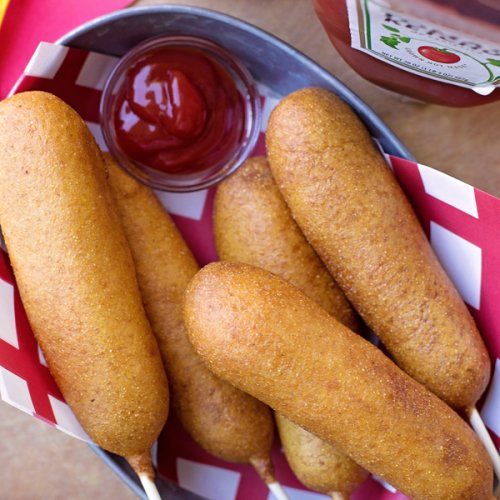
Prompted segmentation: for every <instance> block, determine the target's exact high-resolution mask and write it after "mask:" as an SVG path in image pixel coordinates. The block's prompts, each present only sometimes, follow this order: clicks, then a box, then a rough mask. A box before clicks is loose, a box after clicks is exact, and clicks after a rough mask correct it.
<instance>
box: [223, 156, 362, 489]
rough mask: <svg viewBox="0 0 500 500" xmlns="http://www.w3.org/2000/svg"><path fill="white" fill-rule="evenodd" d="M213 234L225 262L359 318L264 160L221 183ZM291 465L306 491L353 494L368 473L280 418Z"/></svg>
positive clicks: (343, 317)
mask: <svg viewBox="0 0 500 500" xmlns="http://www.w3.org/2000/svg"><path fill="white" fill-rule="evenodd" d="M214 232H215V241H216V245H217V253H218V254H219V257H220V258H221V259H222V260H226V261H232V262H243V263H245V264H251V265H254V266H257V267H261V268H263V269H266V270H268V271H270V272H272V273H274V274H276V275H278V276H281V277H282V278H284V279H285V280H286V281H288V282H289V283H292V284H293V285H295V286H296V287H297V288H299V289H300V290H302V291H303V292H304V293H305V294H306V295H307V296H308V297H310V298H311V299H313V300H315V301H316V302H317V303H318V304H320V305H322V306H323V308H324V309H325V310H327V311H328V312H329V313H330V314H332V315H333V316H335V317H336V318H337V319H338V320H339V321H340V322H342V323H343V324H345V325H346V326H348V327H350V328H351V329H357V328H358V322H357V319H356V314H355V312H354V311H353V309H352V307H351V306H350V304H349V303H348V302H347V299H346V298H345V295H344V294H343V292H342V291H341V290H340V289H339V287H338V286H337V285H336V284H335V282H334V281H333V279H332V278H331V276H330V274H329V273H328V271H327V270H326V268H325V267H324V265H323V263H322V262H321V260H320V259H319V257H318V256H317V255H316V253H315V252H314V250H313V249H312V247H311V246H310V245H309V243H308V242H307V241H306V239H305V237H304V235H303V234H302V233H301V231H300V229H299V228H298V226H297V224H295V222H294V220H293V219H292V216H291V214H290V211H289V210H288V207H287V206H286V204H285V201H284V200H283V197H282V196H281V194H280V192H279V190H278V188H277V186H276V184H275V182H274V180H273V177H272V175H271V171H270V169H269V165H268V164H267V161H266V159H265V158H263V157H256V158H250V159H249V160H247V161H246V162H245V164H244V165H243V166H242V167H240V169H239V170H238V171H237V172H236V173H234V174H233V175H232V176H230V177H229V178H228V179H226V180H225V181H224V182H222V183H221V184H220V185H219V187H218V189H217V194H216V198H215V210H214ZM275 417H276V423H277V425H278V430H279V434H280V438H281V442H282V444H283V448H284V450H285V455H286V457H287V460H288V463H289V464H290V466H291V468H292V470H293V471H294V473H295V475H296V476H297V477H298V478H299V479H300V481H302V482H303V483H304V484H305V485H306V486H308V487H309V488H311V489H314V490H316V491H321V492H323V493H333V492H342V493H344V494H349V493H351V492H352V491H353V490H354V489H355V488H356V486H358V485H359V484H360V483H361V482H363V480H364V479H365V478H366V476H367V473H366V471H364V470H363V469H362V468H361V467H359V466H358V465H357V464H356V463H355V462H354V461H353V460H351V459H350V458H349V457H347V456H346V455H345V454H343V453H341V452H339V451H338V450H336V449H335V448H334V447H333V446H332V445H331V444H329V443H326V442H324V441H322V440H321V439H319V438H317V437H316V436H314V435H313V434H311V433H309V432H307V431H305V430H304V429H302V428H300V427H298V426H297V425H295V424H293V423H292V422H290V421H289V420H288V419H287V418H286V417H284V416H283V415H280V414H276V415H275Z"/></svg>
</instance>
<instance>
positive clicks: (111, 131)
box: [101, 36, 261, 191]
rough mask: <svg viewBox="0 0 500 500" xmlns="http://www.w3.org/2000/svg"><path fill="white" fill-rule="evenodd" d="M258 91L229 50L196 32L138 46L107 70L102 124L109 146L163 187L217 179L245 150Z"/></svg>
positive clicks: (185, 187) (141, 176)
mask: <svg viewBox="0 0 500 500" xmlns="http://www.w3.org/2000/svg"><path fill="white" fill-rule="evenodd" d="M260 118H261V110H260V98H259V96H258V92H257V90H256V87H255V84H254V82H253V79H252V77H251V75H250V73H249V72H248V71H247V69H246V68H245V67H244V66H243V65H242V64H241V63H240V62H239V61H238V60H237V59H236V58H235V57H234V56H233V55H232V54H230V53H229V52H228V51H226V50H225V49H223V48H222V47H220V46H219V45H217V44H215V43H213V42H210V41H209V40H205V39H201V38H196V37H191V36H164V37H157V38H153V39H150V40H146V41H145V42H143V43H141V44H139V45H137V46H136V47H134V48H133V49H132V50H131V51H130V52H129V53H127V54H126V55H125V56H124V57H123V58H122V59H121V60H120V61H119V62H118V64H117V66H116V67H115V69H114V70H113V72H112V74H111V75H110V77H109V79H108V81H107V83H106V85H105V88H104V91H103V95H102V99H101V125H102V129H103V133H104V138H105V140H106V143H107V145H108V147H109V150H110V152H111V153H112V154H113V156H115V158H116V159H117V160H118V162H119V163H120V165H121V166H122V167H123V168H125V170H127V171H128V172H129V173H130V174H132V175H133V176H134V177H136V178H137V179H138V180H140V181H141V182H143V183H144V184H147V185H149V186H151V187H153V188H156V189H161V190H164V191H196V190H199V189H204V188H206V187H208V186H211V185H213V184H216V183H217V182H219V181H221V180H222V179H223V178H225V177H226V176H227V175H229V174H230V173H232V172H234V171H235V170H236V169H237V168H238V167H239V166H240V165H241V164H242V163H243V161H244V160H245V159H246V158H247V157H248V155H249V154H250V152H251V151H252V149H253V147H254V145H255V142H256V141H257V138H258V134H259V131H260Z"/></svg>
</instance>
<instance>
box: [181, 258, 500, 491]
mask: <svg viewBox="0 0 500 500" xmlns="http://www.w3.org/2000/svg"><path fill="white" fill-rule="evenodd" d="M184 318H185V323H186V327H187V330H188V335H189V339H190V341H191V343H192V344H193V346H194V348H195V350H196V351H197V352H198V354H199V355H200V356H201V357H202V359H203V360H204V361H205V362H206V363H207V364H208V366H209V368H210V369H211V370H212V371H213V372H214V373H216V374H217V375H218V376H220V377H221V378H223V379H225V380H227V381H229V382H230V383H231V384H234V385H235V386H236V387H239V388H240V389H242V390H244V391H246V392H248V393H249V394H252V395H253V396H254V397H256V398H258V399H260V400H261V401H263V402H264V403H266V404H268V405H269V406H270V407H271V408H273V409H274V410H275V411H277V412H280V413H282V414H283V415H285V416H286V417H287V418H288V419H290V420H291V421H292V422H294V423H296V424H298V425H300V426H301V427H303V428H304V429H306V430H308V431H309V432H312V433H313V434H315V435H317V436H319V437H320V438H321V439H323V440H325V441H327V442H330V443H332V444H333V445H335V446H337V447H339V449H341V450H342V451H343V452H345V453H346V454H347V455H349V456H350V457H352V458H353V459H354V460H355V461H356V462H357V463H359V464H360V465H362V466H363V467H365V468H366V469H367V470H369V471H371V472H373V473H374V474H377V475H378V476H380V477H382V478H383V479H385V480H386V481H388V482H389V483H390V484H392V485H393V486H394V487H396V488H398V489H399V490H400V491H401V492H403V493H404V494H406V495H408V496H410V497H411V498H413V499H415V500H419V499H426V500H428V499H443V498H450V499H451V498H453V499H468V500H472V499H474V500H476V499H489V498H492V487H493V476H492V468H491V463H490V461H489V457H488V456H487V454H486V452H485V450H484V448H483V446H482V445H481V443H480V442H479V441H478V439H477V437H476V435H475V434H474V433H473V431H472V430H471V429H470V428H469V427H468V426H467V424H466V423H465V422H464V421H463V420H462V419H461V418H460V417H459V416H458V415H457V414H456V413H455V412H454V411H453V410H452V409H450V408H449V407H448V406H447V405H446V404H445V403H444V402H442V401H441V400H440V399H438V398H437V397H436V396H434V395H433V394H432V393H431V392H429V391H428V390H427V389H425V387H423V386H421V385H420V384H418V383H417V382H416V381H414V380H413V379H412V378H410V377H409V376H408V375H406V374H405V373H404V372H403V371H401V370H400V369H399V368H398V367H397V366H396V365H395V364H394V363H392V362H391V361H390V360H389V359H388V358H387V357H385V356H384V355H383V354H382V352H381V351H379V350H378V349H377V348H376V347H374V346H373V345H371V344H370V343H369V342H367V341H365V340H364V339H363V338H361V337H360V336H358V335H356V334H355V333H353V332H351V331H350V330H349V329H348V328H346V327H345V326H343V325H342V324H341V323H339V322H338V321H337V320H335V319H334V318H333V317H332V316H330V315H329V314H328V313H327V312H326V311H325V310H323V309H322V308H321V307H320V306H319V305H317V304H316V303H315V302H314V301H312V300H311V299H309V298H308V297H306V296H305V295H304V294H303V293H302V292H300V291H299V290H298V289H297V288H295V287H294V286H292V285H290V284H289V283H287V282H285V281H284V280H282V279H281V278H279V277H277V276H275V275H273V274H271V273H269V272H267V271H264V270H262V269H259V268H255V267H251V266H248V265H245V264H235V263H228V262H219V263H214V264H209V265H208V266H206V267H205V268H204V269H202V270H201V271H200V272H199V273H198V274H197V275H196V276H195V277H194V279H193V280H192V281H191V283H190V284H189V286H188V288H187V291H186V298H185V306H184Z"/></svg>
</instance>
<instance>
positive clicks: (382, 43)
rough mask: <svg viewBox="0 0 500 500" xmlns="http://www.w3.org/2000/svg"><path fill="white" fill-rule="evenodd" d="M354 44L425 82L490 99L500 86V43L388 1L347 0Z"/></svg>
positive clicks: (353, 45) (355, 46) (359, 48)
mask: <svg viewBox="0 0 500 500" xmlns="http://www.w3.org/2000/svg"><path fill="white" fill-rule="evenodd" d="M346 4H347V12H348V16H349V28H350V31H351V46H352V47H353V48H355V49H357V50H360V51H362V52H365V53H366V54H369V55H371V56H372V57H375V58H376V59H380V60H382V61H385V62H386V63H388V64H391V65H392V66H397V67H399V68H400V69H403V70H405V71H408V72H410V73H414V74H418V75H420V76H423V77H424V78H430V79H432V80H439V81H441V82H446V83H450V84H453V85H458V86H459V87H465V88H470V89H472V90H474V91H475V92H477V93H479V94H482V95H488V94H490V93H491V92H493V91H494V90H495V88H496V86H499V85H500V45H497V44H494V43H491V42H488V41H486V40H482V39H480V38H477V37H473V36H471V35H468V34H465V33H462V32H460V31H457V30H454V29H452V28H448V27H444V26H441V25H438V24H434V23H432V22H429V21H427V20H425V19H421V18H418V17H414V16H411V15H408V14H406V13H402V12H397V11H395V10H393V9H391V8H388V7H387V6H386V5H385V2H383V1H382V0H346Z"/></svg>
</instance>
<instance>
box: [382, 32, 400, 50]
mask: <svg viewBox="0 0 500 500" xmlns="http://www.w3.org/2000/svg"><path fill="white" fill-rule="evenodd" d="M380 41H381V42H383V43H385V44H386V45H388V46H389V47H391V48H393V49H396V50H397V48H398V43H399V40H398V39H397V38H396V37H395V36H394V35H393V36H381V37H380Z"/></svg>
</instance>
